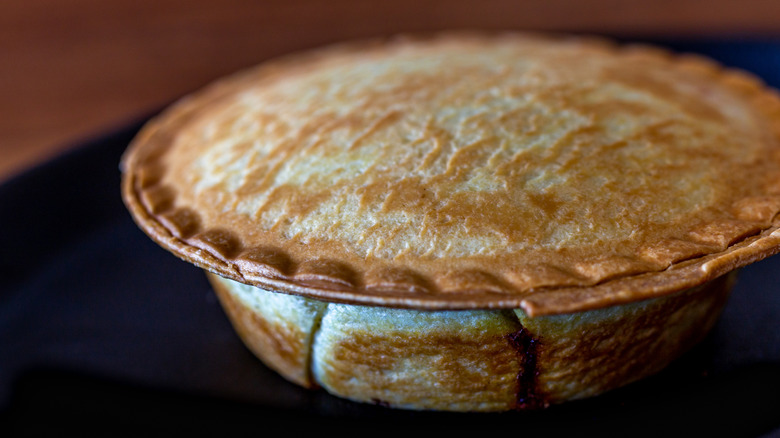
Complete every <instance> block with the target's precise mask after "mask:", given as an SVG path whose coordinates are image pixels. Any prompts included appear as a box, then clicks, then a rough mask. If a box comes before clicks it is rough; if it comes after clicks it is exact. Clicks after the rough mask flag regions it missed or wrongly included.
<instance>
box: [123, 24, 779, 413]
mask: <svg viewBox="0 0 780 438" xmlns="http://www.w3.org/2000/svg"><path fill="white" fill-rule="evenodd" d="M122 169H123V181H122V193H123V199H124V201H125V203H126V205H127V206H128V208H129V210H130V212H131V213H132V215H133V217H134V219H135V221H136V222H137V223H138V225H139V226H140V227H141V228H142V229H143V230H144V231H145V232H146V233H147V234H148V235H149V236H150V237H151V238H152V239H154V240H155V241H157V242H158V243H159V244H160V245H162V246H163V247H164V248H166V249H168V250H169V251H171V252H173V253H174V254H176V255H177V256H179V257H181V258H182V259H184V260H186V261H188V262H190V263H193V264H195V265H197V266H199V267H202V268H203V269H205V270H206V271H208V272H209V273H210V274H209V278H210V279H211V281H212V283H213V284H214V286H215V290H216V292H217V294H218V296H219V298H220V301H221V302H222V304H223V306H224V308H225V310H226V312H227V314H228V316H229V317H230V319H231V321H232V322H233V324H234V326H235V327H236V330H237V331H238V333H239V335H240V336H241V337H242V339H243V340H244V341H245V343H246V344H247V346H248V347H249V348H250V349H251V350H252V351H253V352H254V353H255V354H257V355H258V356H259V357H260V358H261V359H263V361H264V362H265V363H266V364H268V365H269V366H270V367H272V368H274V369H276V370H277V371H279V372H280V373H281V374H282V375H283V376H285V377H286V378H288V379H289V380H291V381H293V382H296V383H298V384H301V385H303V386H307V387H322V388H324V389H325V390H327V391H329V392H331V393H333V394H335V395H338V396H342V397H346V398H350V399H353V400H357V401H363V402H373V403H378V404H383V405H388V406H393V407H401V408H409V409H436V410H455V411H502V410H510V409H526V408H537V407H543V406H547V405H549V404H552V403H560V402H564V401H566V400H571V399H577V398H583V397H589V396H593V395H597V394H600V393H602V392H604V391H608V390H610V389H612V388H616V387H619V386H622V385H625V384H627V383H629V382H631V381H635V380H637V379H640V378H642V377H644V376H647V375H650V374H652V373H654V372H656V371H658V370H659V369H661V368H663V367H664V366H666V365H667V364H668V363H670V362H671V361H672V360H673V359H674V358H676V357H678V356H679V355H680V354H682V353H683V352H684V351H686V350H687V349H689V348H690V347H691V346H692V345H694V344H695V343H696V342H698V341H699V340H700V339H702V337H703V336H705V335H706V333H707V332H708V331H709V329H710V328H711V327H712V326H713V325H714V324H715V322H716V320H717V317H718V314H719V312H720V310H721V309H722V307H723V305H724V304H725V302H726V300H727V297H728V293H729V290H730V285H731V284H732V283H733V281H734V278H735V275H736V271H737V270H738V268H740V267H742V266H745V265H747V264H749V263H752V262H755V261H757V260H760V259H762V258H764V257H767V256H769V255H772V254H775V253H776V252H778V251H780V232H778V231H777V228H778V225H779V224H780V221H778V219H777V218H776V216H777V213H778V211H780V97H778V94H777V92H775V91H774V90H771V89H769V88H767V87H766V86H765V85H764V84H763V83H762V82H761V81H760V80H759V79H757V78H755V77H753V76H751V75H750V74H748V73H745V72H742V71H736V70H731V69H727V68H724V67H722V66H719V65H717V64H716V63H714V62H712V61H710V60H707V59H704V58H701V57H697V56H693V55H681V54H672V53H669V52H667V51H664V50H662V49H657V48H653V47H647V46H637V45H618V44H614V43H612V42H609V41H605V40H601V39H595V38H583V37H572V36H551V35H537V34H522V33H501V34H487V33H463V32H460V33H443V34H435V35H426V36H404V37H394V38H389V39H381V40H371V41H362V42H354V43H346V44H340V45H335V46H330V47H326V48H321V49H317V50H313V51H309V52H305V53H299V54H294V55H290V56H287V57H284V58H280V59H276V60H272V61H269V62H266V63H263V64H261V65H259V66H257V67H255V68H252V69H248V70H245V71H243V72H239V73H237V74H235V75H233V76H230V77H228V78H224V79H222V80H219V81H217V82H215V83H214V84H212V85H210V86H209V87H207V88H205V89H204V90H201V91H199V92H196V93H194V94H192V95H190V96H188V97H186V98H184V99H182V100H180V101H179V102H177V103H176V104H174V105H173V106H171V107H170V108H169V109H168V110H166V111H164V112H163V113H162V114H161V115H159V116H158V117H156V118H155V119H153V120H152V121H150V122H149V123H148V124H147V125H146V126H145V127H144V129H142V131H141V132H140V133H139V134H138V136H137V137H136V138H135V140H134V141H133V142H132V144H131V145H130V147H129V149H128V151H127V152H126V154H125V156H124V157H123V162H122Z"/></svg>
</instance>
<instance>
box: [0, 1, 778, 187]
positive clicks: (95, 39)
mask: <svg viewBox="0 0 780 438" xmlns="http://www.w3.org/2000/svg"><path fill="white" fill-rule="evenodd" d="M445 28H488V29H525V30H546V31H564V32H577V33H590V34H600V35H606V36H616V37H621V38H627V39H632V38H636V39H659V38H660V39H674V38H678V39H679V38H684V39H688V40H689V39H696V38H707V39H713V38H715V39H718V38H721V39H735V38H736V39H774V40H777V39H780V1H776V0H740V1H733V0H525V1H517V0H483V1H469V0H449V1H426V0H392V1H368V0H329V1H320V0H267V1H249V0H221V1H219V2H216V1H213V0H208V1H207V0H154V1H151V0H132V1H131V0H110V1H106V0H68V1H64V0H4V1H2V2H0V97H2V98H0V181H2V180H5V179H7V178H9V177H11V176H12V175H14V174H18V173H19V172H22V171H24V170H25V169H27V168H29V167H30V166H33V165H35V164H36V163H39V162H41V161H44V160H46V159H48V158H50V157H52V156H55V155H57V154H59V153H62V152H63V151H64V150H67V149H68V148H72V147H75V146H76V145H78V143H79V142H80V141H83V140H86V139H89V138H91V137H94V136H97V135H99V134H101V133H103V132H106V131H110V130H111V129H115V128H117V127H120V126H122V125H124V124H127V123H129V122H131V121H135V120H138V119H139V118H142V117H144V116H146V115H147V114H150V113H151V112H153V111H156V110H157V109H159V108H161V107H162V106H164V105H166V104H168V103H170V102H171V101H172V100H174V99H176V98H178V97H180V96H182V95H183V94H185V93H188V92H190V91H193V90H195V89H197V88H199V87H201V86H203V85H205V84H206V83H207V82H209V81H211V80H213V79H215V78H217V77H219V76H222V75H224V74H227V73H230V72H233V71H235V70H237V69H239V68H242V67H247V66H250V65H253V64H255V63H258V62H260V61H263V60H264V59H267V58H269V57H272V56H276V55H280V54H283V53H286V52H290V51H293V50H299V49H304V48H308V47H312V46H317V45H321V44H325V43H329V42H335V41H339V40H344V39H350V38H357V37H366V36H374V35H388V34H393V33H398V32H406V31H419V30H436V29H445Z"/></svg>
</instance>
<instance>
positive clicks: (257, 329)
mask: <svg viewBox="0 0 780 438" xmlns="http://www.w3.org/2000/svg"><path fill="white" fill-rule="evenodd" d="M208 278H209V281H210V282H211V285H212V286H213V287H214V290H215V292H216V294H217V297H218V298H219V302H220V304H221V305H222V308H223V309H224V310H225V313H226V314H227V315H228V318H229V319H230V321H231V323H232V325H233V327H234V328H235V329H236V332H237V333H238V335H239V337H241V340H242V341H243V342H244V344H245V345H246V346H247V347H248V348H249V350H251V351H252V352H253V353H254V354H255V355H256V356H259V357H262V358H263V361H264V362H265V363H266V365H268V366H269V367H270V368H272V369H273V370H274V371H276V372H278V373H279V374H281V375H282V376H284V378H286V379H287V380H289V381H291V382H293V383H297V384H298V385H301V386H303V387H306V388H311V387H314V386H316V385H315V384H314V382H313V381H312V380H311V376H310V373H309V355H310V352H311V346H310V341H311V338H310V334H311V333H310V332H309V328H310V326H305V325H298V324H295V323H294V322H293V321H290V320H287V321H285V320H279V319H278V318H272V317H270V312H269V310H268V309H264V310H262V311H261V310H259V309H258V308H257V307H253V306H252V305H251V304H250V303H248V302H247V301H245V300H242V299H241V297H240V296H239V295H238V294H236V293H235V292H231V290H229V289H228V288H227V287H226V286H225V285H224V283H223V282H221V281H219V280H218V279H216V278H214V277H212V276H208ZM316 322H317V321H312V323H313V324H316Z"/></svg>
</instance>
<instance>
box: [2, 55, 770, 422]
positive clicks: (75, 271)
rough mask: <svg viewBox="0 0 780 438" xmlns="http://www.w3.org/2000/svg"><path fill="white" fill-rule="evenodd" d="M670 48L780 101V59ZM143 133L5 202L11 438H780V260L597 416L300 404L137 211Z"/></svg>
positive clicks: (5, 400)
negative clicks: (375, 437)
mask: <svg viewBox="0 0 780 438" xmlns="http://www.w3.org/2000/svg"><path fill="white" fill-rule="evenodd" d="M656 43H658V41H656ZM660 43H662V44H664V45H666V46H669V47H671V48H673V49H676V50H684V51H692V52H697V53H702V54H706V55H709V56H712V57H714V58H716V59H719V60H720V61H721V62H723V63H725V64H726V65H730V66H738V67H743V68H746V69H748V70H750V71H752V72H754V73H755V74H757V75H759V76H761V77H763V79H764V80H766V81H767V82H768V83H769V84H771V85H773V86H775V87H778V86H779V85H780V42H766V41H733V40H730V41H698V42H697V41H693V42H691V41H689V42H686V43H679V42H675V43H670V42H660ZM142 121H143V120H141V121H138V122H135V123H132V124H129V125H128V126H127V127H124V128H122V129H119V130H117V131H116V132H113V133H110V134H108V135H104V136H100V137H98V138H95V139H93V140H91V141H86V142H84V143H83V144H80V145H78V147H76V148H74V149H73V150H72V152H70V153H68V154H66V155H64V156H61V157H59V158H57V159H55V160H52V161H50V162H48V163H45V164H43V165H41V166H39V167H37V168H35V169H32V170H31V171H29V172H27V173H24V174H22V175H20V176H18V177H16V178H14V179H12V180H10V181H8V182H6V183H5V184H3V185H2V186H0V251H2V252H1V253H0V410H1V412H2V413H1V415H2V417H1V419H2V427H3V428H2V429H0V430H2V431H3V432H0V434H2V435H6V432H7V433H9V434H33V435H34V434H41V435H49V434H56V435H62V434H64V433H66V432H68V431H71V432H77V433H79V432H85V431H104V432H108V431H106V430H105V429H102V427H104V426H102V425H103V424H111V425H112V426H111V430H110V432H108V434H109V435H117V434H120V435H126V434H132V435H134V434H145V433H146V432H148V431H154V432H176V433H177V434H185V433H187V434H196V435H208V434H219V435H223V434H226V433H231V432H239V433H240V432H247V431H248V432H256V433H258V434H260V433H261V432H268V431H270V430H272V429H279V430H283V431H285V432H286V433H293V432H316V431H320V432H322V431H324V430H328V429H333V430H334V431H336V432H343V431H346V430H355V431H359V432H360V431H363V432H365V433H366V434H369V433H370V434H375V433H377V432H388V431H396V432H397V431H402V430H403V431H409V432H413V431H416V430H427V429H418V428H420V427H424V428H433V430H435V431H438V432H445V431H459V432H472V431H473V432H488V433H489V432H490V431H493V430H496V431H501V433H507V432H512V433H517V434H530V433H532V432H540V433H543V434H544V435H546V436H559V435H568V434H578V435H585V436H587V435H589V434H592V433H598V434H600V435H602V436H604V435H606V436H618V435H619V436H650V435H659V434H661V435H665V436H678V435H679V436H689V435H692V436H730V437H731V436H768V435H773V436H774V435H775V434H778V432H780V323H779V322H778V321H780V256H778V257H775V258H770V259H767V260H764V261H761V262H759V263H756V264H754V265H751V266H749V267H747V268H745V269H744V270H743V272H742V275H741V277H740V280H739V282H738V284H737V286H736V289H735V291H734V293H733V295H732V298H731V300H730V302H729V304H728V306H727V308H726V310H725V313H724V314H723V317H722V318H721V320H720V322H719V323H718V325H717V326H716V327H715V329H714V331H713V332H712V333H711V335H710V336H709V337H707V338H706V339H705V340H704V342H702V343H701V344H700V345H699V346H697V347H696V348H694V349H693V350H692V351H691V352H689V353H688V354H686V355H685V356H684V357H682V358H681V359H679V360H678V361H676V362H675V363H674V364H673V365H672V366H670V367H669V368H668V369H667V370H665V371H663V372H662V373H660V374H659V375H657V376H654V377H651V378H649V379H646V380H644V381H641V382H638V383H635V384H632V385H629V386H628V387H626V388H623V389H619V390H616V391H613V392H611V393H608V394H605V395H603V396H601V397H597V398H594V399H590V400H582V401H576V402H571V403H569V404H565V405H561V406H554V407H552V408H550V409H548V410H545V411H540V412H509V413H502V414H452V413H435V412H409V411H400V410H392V409H386V408H382V407H379V406H371V405H362V404H356V403H352V402H348V401H345V400H341V399H337V398H334V397H331V396H329V395H327V394H325V393H323V392H315V391H307V390H304V389H301V388H298V387H297V386H294V385H292V384H290V383H288V382H286V381H285V380H283V379H282V378H280V377H279V376H277V375H276V374H275V373H274V372H271V371H270V370H268V369H267V368H265V367H264V366H263V365H261V364H260V362H259V361H258V360H257V359H255V358H254V356H252V355H251V354H250V353H249V351H248V350H247V349H246V348H245V347H244V346H243V345H242V344H241V342H240V341H239V339H238V337H237V336H236V335H235V334H234V332H233V330H232V329H231V327H230V325H229V323H228V321H227V319H226V318H225V315H224V314H223V312H222V310H221V308H220V307H219V305H218V303H217V301H216V299H215V296H214V294H213V293H212V292H211V290H210V288H209V286H208V284H207V282H206V279H205V277H204V275H203V273H202V272H201V271H200V270H198V269H196V268H194V267H193V266H190V265H189V264H187V263H184V262H182V261H180V260H178V259H177V258H175V257H174V256H172V255H170V254H169V253H167V252H166V251H164V250H162V249H160V248H159V247H158V246H157V245H156V244H154V243H152V241H151V240H150V239H148V238H147V237H146V236H145V235H144V234H142V233H141V231H139V230H138V228H137V227H136V226H135V225H134V224H133V222H132V220H131V218H130V216H129V214H128V213H127V212H126V210H125V208H124V207H123V205H122V203H121V200H120V196H119V180H120V175H119V170H118V162H119V157H120V155H121V153H122V151H123V150H124V149H125V147H126V146H127V144H128V142H129V141H130V139H131V138H132V137H133V135H134V134H135V133H136V132H137V130H138V129H139V127H140V125H141V123H142ZM98 424H99V425H101V426H98ZM499 427H500V428H502V429H496V428H499ZM404 433H406V432H404ZM6 436H7V435H6Z"/></svg>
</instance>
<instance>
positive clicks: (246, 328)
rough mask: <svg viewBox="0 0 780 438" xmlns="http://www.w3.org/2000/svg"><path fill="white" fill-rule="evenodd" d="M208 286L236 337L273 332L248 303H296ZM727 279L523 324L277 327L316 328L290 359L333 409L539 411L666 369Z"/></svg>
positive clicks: (462, 314) (406, 320) (335, 321)
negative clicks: (333, 402) (350, 403)
mask: <svg viewBox="0 0 780 438" xmlns="http://www.w3.org/2000/svg"><path fill="white" fill-rule="evenodd" d="M209 275H210V277H211V278H212V282H213V283H214V284H215V286H216V287H217V290H218V291H219V293H220V297H221V301H222V302H223V303H225V304H227V307H226V310H227V311H228V314H230V315H235V314H236V313H239V314H244V315H251V317H243V318H235V317H233V318H232V320H233V323H234V324H235V325H236V329H237V331H238V332H239V333H244V334H245V333H247V332H252V331H256V330H257V329H258V327H260V328H264V327H266V326H269V325H278V324H279V322H278V321H279V319H278V317H277V316H276V313H277V312H275V311H274V310H273V309H270V308H268V307H264V306H255V307H249V306H248V305H247V304H246V303H248V302H252V301H254V299H252V298H251V297H252V296H256V297H263V296H274V295H275V296H278V298H279V300H280V301H279V303H280V307H283V306H284V304H283V303H285V302H286V303H288V305H289V306H290V307H291V308H296V307H298V306H299V302H298V301H299V300H302V299H303V298H299V297H295V296H289V295H286V294H276V293H273V292H268V291H263V290H260V289H258V288H251V290H250V288H248V287H247V286H245V285H242V284H240V283H236V282H233V281H231V280H226V279H222V278H219V277H216V276H213V274H209ZM735 275H736V274H735V273H732V274H729V275H728V276H725V277H721V278H718V279H716V280H714V281H712V282H710V283H708V284H706V285H704V286H700V287H696V288H693V289H688V290H685V291H682V292H679V293H676V294H672V295H667V296H664V297H660V298H655V299H651V300H646V301H642V302H637V303H630V304H624V305H617V306H612V307H610V308H606V309H598V310H592V311H586V312H580V313H576V314H569V315H552V316H541V317H536V318H531V317H528V316H527V315H526V314H525V313H524V312H523V311H522V310H517V311H515V312H512V311H506V310H488V311H479V310H477V311H474V310H461V311H418V310H408V309H389V308H383V307H366V306H356V305H345V304H336V303H330V304H325V303H322V304H323V307H318V308H317V309H318V311H317V312H316V314H310V318H313V319H316V320H317V321H318V323H317V324H311V321H309V322H305V321H304V322H303V323H302V322H300V321H302V320H298V321H299V322H297V323H296V322H293V320H292V319H286V320H284V322H283V324H282V325H285V326H288V327H291V326H292V327H295V326H296V325H297V324H301V325H302V326H304V327H302V328H301V330H300V331H301V332H309V331H310V329H309V328H307V327H316V329H315V332H314V333H312V334H311V338H312V341H311V342H309V343H308V344H307V345H308V348H309V349H310V353H309V352H304V351H301V350H300V349H299V348H297V347H296V355H297V356H298V357H301V358H302V357H304V356H306V357H309V356H310V358H311V359H310V360H309V361H308V366H310V367H311V375H312V378H313V379H314V380H313V381H310V382H309V383H308V386H312V385H317V386H321V387H322V388H323V389H325V390H327V391H328V392H330V393H332V394H335V395H338V396H340V397H345V398H349V399H351V400H355V401H360V402H365V403H378V404H382V405H387V406H391V407H400V408H407V409H435V410H449V411H506V410H516V409H528V408H539V407H543V406H546V405H548V404H556V403H562V402H564V401H567V400H573V399H581V398H586V397H591V396H595V395H598V394H601V393H603V392H606V391H609V390H611V389H614V388H618V387H621V386H624V385H626V384H628V383H630V382H633V381H636V380H638V379H641V378H643V377H646V376H648V375H651V374H653V373H655V372H657V371H659V370H660V369H662V368H663V367H665V366H667V365H668V364H669V363H670V362H671V361H672V360H674V359H675V358H677V357H679V356H680V355H681V354H682V353H684V352H685V351H687V350H688V349H689V348H690V347H691V346H693V345H694V344H695V343H697V342H699V341H700V340H701V339H702V338H703V337H704V335H706V334H707V332H709V331H710V329H711V328H712V326H713V325H714V323H715V321H716V320H717V318H718V316H719V315H720V312H721V310H722V308H723V306H724V304H725V302H726V300H727V297H728V294H729V291H730V289H731V286H732V284H733V281H734V278H735ZM233 295H236V296H233ZM238 295H241V296H246V298H244V299H239V298H237V296H238ZM231 297H232V298H231ZM312 301H313V300H312ZM236 306H238V308H236ZM282 313H285V314H289V312H282ZM269 320H274V321H277V322H276V323H270V324H269V323H268V321H269ZM258 322H259V324H258ZM266 333H267V332H265V331H262V332H258V334H257V335H258V336H260V337H267V334H266ZM519 336H522V337H524V338H525V339H518V337H519ZM243 338H244V340H245V342H247V345H248V346H249V348H250V349H252V350H253V351H254V352H255V354H256V355H257V356H258V357H259V358H260V359H262V360H263V361H264V362H266V363H267V364H269V365H270V366H272V368H274V369H277V370H279V371H280V372H281V373H282V375H284V376H286V377H287V378H288V379H290V375H291V374H292V375H303V374H306V373H305V372H304V371H303V370H302V369H301V366H302V364H303V363H304V362H307V361H306V360H297V361H295V360H293V361H289V362H288V364H287V365H284V364H282V365H281V367H280V362H279V361H278V358H279V357H280V356H286V355H287V354H288V353H287V350H288V348H289V347H287V346H285V345H283V344H280V343H278V342H260V343H252V337H251V336H246V335H243ZM524 342H525V344H524ZM531 343H533V344H534V345H533V347H530V344H531ZM523 344H524V345H523ZM296 345H298V344H296ZM285 367H289V368H285ZM297 383H299V384H300V382H297Z"/></svg>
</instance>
